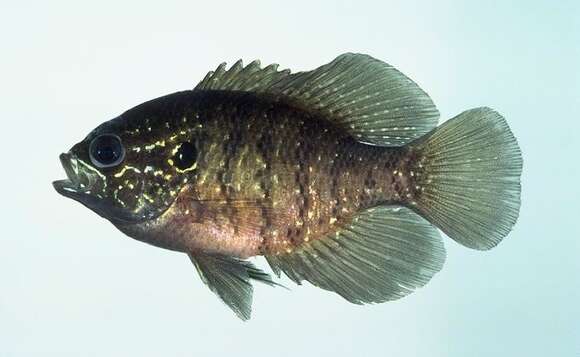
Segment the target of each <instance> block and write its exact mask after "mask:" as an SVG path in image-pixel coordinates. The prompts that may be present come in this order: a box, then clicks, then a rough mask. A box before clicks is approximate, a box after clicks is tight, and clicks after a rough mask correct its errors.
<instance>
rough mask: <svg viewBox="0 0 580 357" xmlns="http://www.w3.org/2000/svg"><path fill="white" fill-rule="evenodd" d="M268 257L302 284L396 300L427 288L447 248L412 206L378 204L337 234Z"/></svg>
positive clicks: (354, 297)
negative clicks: (420, 288) (378, 205)
mask: <svg viewBox="0 0 580 357" xmlns="http://www.w3.org/2000/svg"><path fill="white" fill-rule="evenodd" d="M266 259H267V260H268V263H269V264H270V265H271V266H272V269H273V270H274V271H275V272H277V273H279V272H280V271H283V272H284V273H285V274H286V275H287V276H288V277H289V278H290V279H292V280H293V281H295V282H296V283H298V284H300V283H301V281H303V280H307V281H309V282H310V283H312V284H313V285H315V286H318V287H320V288H323V289H326V290H330V291H334V292H336V293H337V294H339V295H341V296H342V297H344V298H345V299H346V300H348V301H350V302H352V303H355V304H363V303H379V302H384V301H388V300H395V299H398V298H401V297H403V296H405V295H407V294H409V293H411V292H412V291H414V290H415V289H416V288H419V287H422V286H424V285H425V284H426V283H427V282H428V281H429V280H430V279H431V278H432V277H433V275H435V274H436V273H437V272H438V271H439V270H441V268H442V266H443V263H444V261H445V248H444V246H443V242H442V240H441V237H440V235H439V233H438V231H437V230H436V229H435V228H434V227H433V226H432V225H431V224H429V222H427V221H426V220H425V219H423V218H421V217H420V216H419V215H417V214H415V213H414V212H413V211H411V210H410V209H408V208H405V207H392V206H380V207H375V208H371V209H368V210H365V211H363V212H361V213H359V214H358V215H357V216H356V217H355V218H354V219H353V220H352V221H351V222H350V224H345V225H343V226H342V227H340V228H339V229H338V230H337V231H336V233H333V234H331V235H329V236H327V237H324V238H321V239H317V240H313V241H310V242H308V243H306V244H304V245H303V246H301V247H299V248H298V249H296V250H294V251H293V252H291V253H285V254H280V255H270V256H266Z"/></svg>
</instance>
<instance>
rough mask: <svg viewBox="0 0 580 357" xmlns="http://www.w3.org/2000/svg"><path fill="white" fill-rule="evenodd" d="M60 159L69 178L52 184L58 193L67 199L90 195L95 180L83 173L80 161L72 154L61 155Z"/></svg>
mask: <svg viewBox="0 0 580 357" xmlns="http://www.w3.org/2000/svg"><path fill="white" fill-rule="evenodd" d="M59 158H60V163H61V164H62V167H63V168H64V172H65V173H66V176H67V178H66V179H64V180H57V181H54V182H53V183H52V186H53V187H54V188H55V189H56V191H57V192H58V193H60V194H61V195H63V196H67V197H70V196H76V195H78V194H82V193H89V191H90V188H91V186H92V184H93V182H92V181H93V180H91V178H90V177H89V176H88V175H86V174H84V173H81V171H80V166H79V160H78V159H77V158H76V157H75V156H74V155H73V154H71V153H63V154H60V157H59Z"/></svg>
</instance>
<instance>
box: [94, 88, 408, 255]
mask: <svg viewBox="0 0 580 357" xmlns="http://www.w3.org/2000/svg"><path fill="white" fill-rule="evenodd" d="M109 130H110V131H114V132H117V133H121V134H120V137H121V139H122V141H123V142H124V143H125V145H126V147H127V157H126V160H127V161H128V162H131V163H132V164H133V165H134V166H137V167H140V169H139V170H140V171H142V172H143V171H145V170H146V169H145V168H146V167H147V166H151V167H152V169H149V170H147V171H149V172H154V173H155V172H157V174H155V175H154V176H153V177H157V178H158V181H159V182H158V186H157V185H152V186H150V187H149V191H150V192H149V194H150V197H151V198H153V200H154V202H150V206H151V208H150V209H151V211H152V212H153V215H151V216H148V220H147V221H145V222H140V220H139V221H138V222H136V223H135V222H117V223H116V225H117V226H118V227H119V228H120V229H121V230H123V231H124V232H126V233H127V234H128V235H130V236H132V237H134V238H136V239H139V240H143V241H146V242H149V243H152V244H155V245H159V246H162V247H164V248H169V249H174V250H180V251H190V250H191V249H203V250H209V251H212V250H215V251H217V252H221V253H224V252H226V253H228V254H233V255H236V256H240V257H248V256H252V255H257V254H272V253H278V252H282V251H288V250H292V249H293V248H294V247H296V246H298V245H300V244H301V243H302V242H304V241H309V240H313V239H316V238H318V237H322V236H324V235H325V234H327V233H328V232H331V231H332V230H333V226H335V225H336V224H340V223H343V222H344V221H345V220H349V219H351V217H352V215H353V214H354V213H356V212H357V211H358V210H359V209H362V208H367V207H372V206H376V205H379V204H384V203H389V202H392V203H395V202H401V201H403V200H407V199H408V197H407V195H409V197H411V195H414V194H415V189H411V188H412V187H411V185H410V184H409V182H408V178H409V176H408V171H409V170H410V165H411V163H409V159H410V158H411V156H410V155H408V154H407V149H404V148H396V147H393V148H385V147H378V146H373V145H367V144H364V143H361V142H358V141H356V140H355V139H354V138H353V137H352V136H350V135H348V134H347V133H346V132H345V130H344V129H343V128H340V127H338V126H337V125H336V124H334V123H332V122H331V121H330V120H326V119H325V118H324V117H322V116H320V115H317V114H315V113H311V112H308V111H307V110H304V109H302V108H299V107H298V106H296V105H293V104H292V103H288V102H286V101H284V100H283V99H279V98H276V97H272V96H267V95H260V94H252V93H247V92H233V91H229V92H228V91H185V92H179V93H174V94H171V95H168V96H165V97H161V98H158V99H155V100H152V101H149V102H146V103H144V104H141V105H139V106H137V107H135V108H133V109H131V110H129V111H127V112H125V113H124V114H122V115H121V116H120V117H119V118H117V119H115V120H113V121H111V122H109V123H106V124H104V125H103V126H101V127H100V128H98V129H97V132H99V133H103V132H107V131H109ZM143 131H150V135H149V137H151V138H153V139H151V140H150V142H149V143H146V144H137V145H138V146H135V145H136V144H134V143H133V140H132V136H137V135H138V134H140V133H142V132H143ZM176 133H177V134H176ZM155 142H157V143H164V145H157V146H155V147H154V148H152V149H151V150H150V151H149V153H148V154H147V155H142V153H143V151H144V150H145V151H146V150H147V149H146V146H147V145H153V143H155ZM182 143H192V144H193V145H194V146H195V148H196V150H197V160H196V162H195V164H194V165H195V166H194V167H193V168H192V169H191V170H186V171H185V172H183V171H184V170H180V169H179V168H176V167H174V166H173V165H171V164H170V163H168V162H167V161H168V159H170V158H171V157H172V155H171V152H172V151H174V150H175V147H177V146H178V145H180V144H182ZM136 147H140V149H139V150H137V149H135V148H136ZM133 155H134V158H133ZM173 164H175V163H173ZM113 169H114V170H115V171H116V172H122V171H123V170H125V174H124V175H122V176H121V177H119V178H118V181H119V185H124V183H123V182H124V179H125V175H126V174H127V173H128V172H130V171H131V170H126V169H125V166H124V165H120V166H119V167H116V168H113ZM112 176H113V177H114V175H112ZM112 186H113V187H115V186H118V185H117V184H116V183H114V184H113V185H112ZM129 201H131V199H129ZM159 215H161V216H160V217H159ZM154 216H155V217H157V219H153V220H150V218H154ZM113 222H115V221H113Z"/></svg>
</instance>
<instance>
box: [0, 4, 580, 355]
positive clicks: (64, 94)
mask: <svg viewBox="0 0 580 357" xmlns="http://www.w3.org/2000/svg"><path fill="white" fill-rule="evenodd" d="M16 3H17V2H14V1H2V2H1V7H0V46H1V52H0V98H1V105H0V120H1V123H2V127H1V128H2V131H1V133H2V140H1V141H0V143H1V145H2V149H1V153H2V156H1V159H2V169H1V173H0V178H1V180H2V182H1V187H2V191H1V192H2V195H1V198H2V204H1V205H0V209H1V211H0V212H1V214H0V217H1V222H2V225H1V227H2V233H1V235H0V356H30V355H38V356H40V355H42V356H221V355H223V356H231V355H236V356H256V357H258V356H397V357H402V356H429V357H433V356H542V357H543V356H580V307H579V301H580V278H579V273H580V229H579V227H580V224H579V223H578V218H577V215H578V213H579V212H580V209H579V205H578V202H579V199H580V194H579V193H580V189H579V182H580V171H579V169H578V166H579V164H580V160H579V159H578V154H579V153H580V145H579V141H580V140H579V139H578V134H579V132H580V110H579V107H580V66H579V65H580V2H578V1H529V0H527V1H501V2H500V1H497V2H485V1H471V2H462V1H429V2H423V3H421V2H415V1H404V2H403V1H402V2H389V1H376V2H371V1H356V2H355V1H353V2H334V1H332V2H331V1H325V2H314V1H285V2H278V3H275V2H266V1H263V2H252V1H237V2H235V3H234V2H232V3H227V2H222V1H219V2H218V1H212V2H211V4H210V2H209V1H207V2H192V1H183V2H164V4H163V5H158V6H150V5H149V4H148V2H147V1H143V0H141V1H134V2H123V3H120V2H117V1H94V2H90V3H89V2H87V3H85V4H80V2H77V1H53V2H49V1H46V2H41V1H38V2H28V1H21V2H18V5H15V4H16ZM159 3H160V4H161V2H159ZM346 51H356V52H364V53H368V54H371V55H373V56H375V57H377V58H380V59H382V60H385V61H387V62H389V63H391V64H393V65H395V66H396V67H398V68H399V69H400V70H402V71H403V72H404V73H406V74H408V75H409V76H410V77H411V78H413V79H415V80H416V81H417V82H418V83H419V84H420V85H421V86H422V87H423V88H424V89H425V90H426V91H427V92H428V93H429V94H430V95H431V96H432V97H433V99H434V100H435V102H436V103H437V105H438V107H439V109H440V111H441V114H442V118H443V119H446V118H449V117H451V116H453V115H455V114H457V113H459V112H460V111H462V110H464V109H468V108H471V107H476V106H481V105H488V106H492V107H494V108H496V109H497V110H499V111H500V112H501V113H503V114H504V115H505V117H506V118H507V119H508V122H509V123H510V126H511V127H512V129H513V131H514V133H515V135H516V137H517V138H518V140H519V142H520V145H521V147H522V150H523V154H524V163H525V164H524V174H523V177H522V184H523V194H522V201H523V205H522V209H521V215H520V220H519V222H518V224H517V225H516V227H515V230H514V231H513V233H512V234H510V236H509V237H508V238H507V239H506V240H505V241H504V242H503V243H502V244H501V245H500V246H499V247H498V248H497V249H494V250H492V251H489V252H477V251H471V250H469V249H466V248H463V247H460V246H459V245H457V244H456V243H454V242H453V241H451V240H449V239H446V246H447V251H448V258H447V263H446V265H445V267H444V269H443V271H442V272H441V273H439V274H438V275H436V277H435V278H434V279H433V280H432V282H431V283H430V284H428V285H427V286H426V287H425V288H423V289H421V290H420V291H418V292H416V293H415V294H413V295H411V296H409V297H407V298H405V299H403V300H400V301H397V302H392V303H386V304H382V305H375V306H365V307H359V306H354V305H350V304H348V303H346V302H345V301H343V300H342V299H340V298H339V297H337V296H336V295H333V294H330V293H326V292H324V291H321V290H318V289H315V288H313V287H311V286H304V287H296V288H294V287H293V289H292V291H290V292H289V291H285V290H283V289H272V288H269V287H265V286H257V287H256V294H255V305H254V306H255V309H254V315H253V319H252V320H251V321H250V322H248V323H242V322H241V321H239V320H238V319H237V318H236V317H235V316H234V315H233V314H232V313H231V312H230V311H229V310H228V309H227V308H226V307H225V306H223V305H222V303H221V302H219V301H218V300H217V299H216V298H215V297H214V296H213V295H212V293H211V292H210V291H209V290H208V289H207V288H206V287H205V286H203V284H202V283H201V281H200V280H199V278H198V277H197V273H195V271H194V269H193V267H192V265H191V263H190V262H189V260H188V259H187V257H186V256H185V255H181V254H177V253H173V252H169V251H164V250H161V249H157V248H153V247H150V246H147V245H145V244H142V243H139V242H136V241H133V240H131V239H127V238H126V237H124V236H123V235H122V234H121V233H120V232H118V231H116V230H115V229H114V227H113V226H112V225H110V224H108V223H107V222H106V221H104V220H102V219H101V218H99V217H98V216H97V215H95V214H94V213H92V212H90V211H89V210H87V209H85V208H83V207H81V206H80V205H79V204H77V203H74V202H73V201H70V200H67V199H64V198H62V197H60V196H58V195H57V194H56V192H54V191H53V189H52V187H51V184H50V183H51V181H52V180H54V179H58V178H62V177H63V175H64V173H63V171H62V169H61V167H60V165H59V162H58V158H57V157H58V154H59V153H60V152H62V151H64V150H67V149H68V148H69V147H70V146H71V145H72V144H73V143H74V142H76V141H77V140H80V139H82V138H83V137H84V135H85V134H86V133H87V132H88V131H89V130H91V129H92V128H93V127H95V126H96V125H98V124H99V123H101V122H102V121H104V120H107V119H109V118H112V117H114V116H116V115H118V114H119V113H120V112H122V111H124V110H125V109H128V108H129V107H131V106H133V105H136V104H138V103H141V102H143V101H145V100H148V99H151V98H154V97H157V96H160V95H163V94H166V93H170V92H173V91H178V90H183V89H187V88H191V87H193V85H194V84H195V83H196V82H197V81H198V80H199V79H201V78H202V77H203V76H204V75H205V73H206V71H208V70H210V69H213V68H215V66H217V65H218V64H219V63H220V62H222V61H228V62H230V63H233V62H234V61H235V60H237V59H238V58H240V57H241V58H243V59H244V60H246V61H248V60H252V59H254V58H260V59H261V60H262V62H263V63H264V64H268V63H271V62H278V63H280V64H281V65H282V67H290V68H292V69H293V70H295V71H296V70H306V69H311V68H314V67H316V66H318V65H321V64H323V63H326V62H328V61H330V60H331V59H333V58H334V57H335V56H337V55H338V54H340V53H343V52H346ZM259 263H260V264H261V265H263V261H261V260H260V261H259ZM285 281H286V282H288V281H287V280H285ZM289 285H291V284H289Z"/></svg>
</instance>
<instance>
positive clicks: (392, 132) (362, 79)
mask: <svg viewBox="0 0 580 357" xmlns="http://www.w3.org/2000/svg"><path fill="white" fill-rule="evenodd" d="M277 68H278V65H276V64H273V65H269V66H267V67H265V68H263V69H261V68H260V62H259V61H254V62H252V63H250V64H249V65H247V66H246V67H244V66H243V65H242V62H241V61H238V62H236V63H235V64H234V65H233V66H232V67H231V68H230V69H228V70H226V69H225V63H222V64H221V65H220V66H219V67H218V68H217V69H216V70H215V71H213V72H209V73H208V74H207V76H206V77H205V78H204V79H203V80H202V81H201V82H200V83H199V84H198V85H197V86H196V87H195V89H197V90H235V91H248V92H253V93H257V94H268V95H272V96H276V97H279V98H282V99H287V100H288V101H289V102H291V103H294V104H296V105H298V106H300V107H301V108H303V109H305V110H309V111H314V112H318V113H321V114H323V115H324V117H325V118H327V119H328V120H331V121H333V122H335V123H336V124H337V125H338V126H340V127H341V128H343V129H344V130H346V131H348V132H349V133H350V134H351V135H352V136H354V137H355V138H357V139H358V140H360V141H363V142H369V143H373V144H377V145H384V146H400V145H403V144H405V143H408V142H410V141H412V140H413V139H416V138H418V137H420V136H421V135H424V134H426V133H428V132H429V131H430V130H431V129H433V128H434V127H435V126H436V125H437V120H438V119H439V112H438V110H437V108H436V107H435V105H434V104H433V102H432V100H431V98H429V96H428V95H427V94H426V93H425V92H424V91H423V90H422V89H421V88H419V86H418V85H417V84H415V83H414V82H413V81H412V80H411V79H409V78H408V77H407V76H405V75H404V74H402V73H401V72H399V71H398V70H396V69H395V68H394V67H393V66H391V65H389V64H387V63H385V62H382V61H379V60H377V59H375V58H372V57H370V56H367V55H363V54H355V53H345V54H343V55H340V56H338V57H337V58H336V59H334V60H333V61H332V62H330V63H328V64H326V65H323V66H321V67H318V68H316V69H314V70H312V71H308V72H299V73H295V74H290V71H289V70H283V71H278V70H277Z"/></svg>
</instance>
